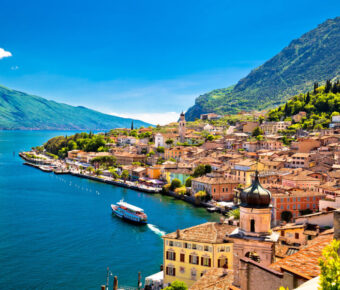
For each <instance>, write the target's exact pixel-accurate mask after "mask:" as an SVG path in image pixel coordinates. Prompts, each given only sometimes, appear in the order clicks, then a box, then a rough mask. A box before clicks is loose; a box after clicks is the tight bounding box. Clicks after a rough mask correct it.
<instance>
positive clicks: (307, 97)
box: [306, 92, 310, 104]
mask: <svg viewBox="0 0 340 290" xmlns="http://www.w3.org/2000/svg"><path fill="white" fill-rule="evenodd" d="M309 102H310V95H309V92H307V96H306V104H309Z"/></svg>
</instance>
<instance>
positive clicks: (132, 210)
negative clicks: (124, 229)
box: [111, 200, 148, 224]
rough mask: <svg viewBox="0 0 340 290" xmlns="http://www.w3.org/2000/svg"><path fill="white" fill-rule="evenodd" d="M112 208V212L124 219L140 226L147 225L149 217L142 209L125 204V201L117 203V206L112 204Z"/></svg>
mask: <svg viewBox="0 0 340 290" xmlns="http://www.w3.org/2000/svg"><path fill="white" fill-rule="evenodd" d="M111 208H112V212H113V213H114V214H115V215H116V216H118V217H120V218H122V219H125V220H128V221H131V222H134V223H138V224H146V223H147V219H148V217H147V215H146V214H145V213H144V210H143V209H142V208H139V207H137V206H134V205H132V204H129V203H127V202H124V201H123V200H121V201H120V202H117V204H111Z"/></svg>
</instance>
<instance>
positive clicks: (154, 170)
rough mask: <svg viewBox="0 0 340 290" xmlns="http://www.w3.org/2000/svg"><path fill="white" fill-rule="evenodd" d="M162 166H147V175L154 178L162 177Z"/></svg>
mask: <svg viewBox="0 0 340 290" xmlns="http://www.w3.org/2000/svg"><path fill="white" fill-rule="evenodd" d="M161 174H162V172H161V168H160V167H159V166H151V167H148V168H146V175H147V176H148V177H149V178H152V179H159V178H160V177H161Z"/></svg>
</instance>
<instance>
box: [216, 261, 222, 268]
mask: <svg viewBox="0 0 340 290" xmlns="http://www.w3.org/2000/svg"><path fill="white" fill-rule="evenodd" d="M217 267H218V268H221V260H220V259H218V261H217Z"/></svg>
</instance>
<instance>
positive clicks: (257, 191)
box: [240, 171, 271, 208]
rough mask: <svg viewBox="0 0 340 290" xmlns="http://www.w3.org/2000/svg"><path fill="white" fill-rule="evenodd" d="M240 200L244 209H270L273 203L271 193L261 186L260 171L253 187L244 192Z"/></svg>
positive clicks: (256, 173) (256, 175) (256, 174)
mask: <svg viewBox="0 0 340 290" xmlns="http://www.w3.org/2000/svg"><path fill="white" fill-rule="evenodd" d="M240 199H241V204H240V206H242V207H251V208H265V207H269V205H270V202H271V193H270V191H269V190H267V189H265V188H263V187H262V186H261V184H260V181H259V174H258V171H256V172H255V180H254V182H253V183H252V185H251V186H249V187H247V188H245V189H244V190H242V192H241V196H240Z"/></svg>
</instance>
